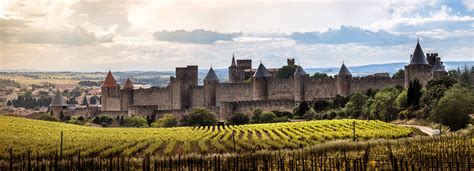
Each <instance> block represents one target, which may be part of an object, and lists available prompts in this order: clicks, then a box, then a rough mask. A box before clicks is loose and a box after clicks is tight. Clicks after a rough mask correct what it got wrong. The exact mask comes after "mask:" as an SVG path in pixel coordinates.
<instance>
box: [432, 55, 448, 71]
mask: <svg viewBox="0 0 474 171" xmlns="http://www.w3.org/2000/svg"><path fill="white" fill-rule="evenodd" d="M431 71H444V72H446V70H445V69H444V66H443V64H441V58H436V59H435V63H434V64H433V67H432V68H431Z"/></svg>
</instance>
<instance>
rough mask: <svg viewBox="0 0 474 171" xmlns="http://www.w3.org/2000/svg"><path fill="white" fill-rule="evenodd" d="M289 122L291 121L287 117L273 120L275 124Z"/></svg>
mask: <svg viewBox="0 0 474 171" xmlns="http://www.w3.org/2000/svg"><path fill="white" fill-rule="evenodd" d="M288 121H290V119H288V117H286V116H282V117H276V118H275V119H273V122H288Z"/></svg>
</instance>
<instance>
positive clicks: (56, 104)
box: [49, 90, 67, 119]
mask: <svg viewBox="0 0 474 171" xmlns="http://www.w3.org/2000/svg"><path fill="white" fill-rule="evenodd" d="M49 108H50V111H51V115H53V116H54V117H55V118H58V119H61V115H63V116H64V110H65V109H67V104H66V103H65V102H64V99H63V96H62V95H61V92H59V90H57V91H56V95H55V96H54V99H53V101H52V102H51V104H50V105H49Z"/></svg>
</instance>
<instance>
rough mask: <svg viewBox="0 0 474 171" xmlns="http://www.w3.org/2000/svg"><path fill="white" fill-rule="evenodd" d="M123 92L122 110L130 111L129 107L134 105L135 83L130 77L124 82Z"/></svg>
mask: <svg viewBox="0 0 474 171" xmlns="http://www.w3.org/2000/svg"><path fill="white" fill-rule="evenodd" d="M120 94H121V96H122V97H121V98H122V100H121V102H122V104H121V111H128V107H129V106H131V105H133V83H132V81H131V80H130V78H127V80H126V81H125V83H124V84H123V88H122V90H120Z"/></svg>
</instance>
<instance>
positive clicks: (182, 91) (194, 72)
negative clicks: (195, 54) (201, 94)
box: [169, 65, 198, 109]
mask: <svg viewBox="0 0 474 171" xmlns="http://www.w3.org/2000/svg"><path fill="white" fill-rule="evenodd" d="M197 85H198V66H196V65H188V66H187V67H178V68H176V78H174V77H171V79H170V85H169V86H170V87H171V99H172V100H171V107H172V109H188V108H189V107H191V99H192V98H191V95H192V88H195V87H197Z"/></svg>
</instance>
